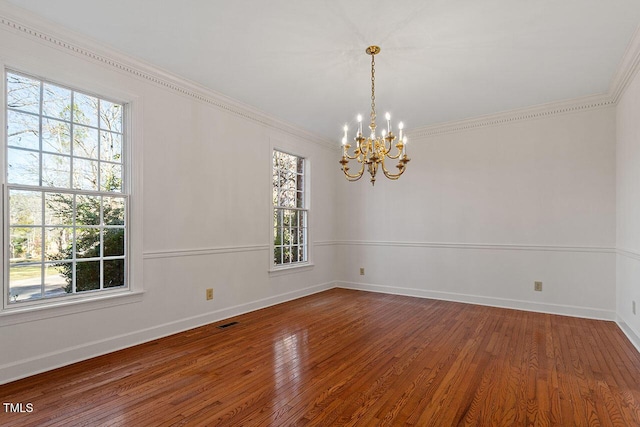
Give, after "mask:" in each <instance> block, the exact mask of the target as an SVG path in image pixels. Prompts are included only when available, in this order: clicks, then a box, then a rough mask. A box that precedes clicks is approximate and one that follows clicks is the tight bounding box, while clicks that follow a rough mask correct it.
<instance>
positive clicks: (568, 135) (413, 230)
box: [338, 107, 615, 319]
mask: <svg viewBox="0 0 640 427" xmlns="http://www.w3.org/2000/svg"><path fill="white" fill-rule="evenodd" d="M408 148H409V150H410V153H409V154H410V157H412V158H413V160H412V161H411V162H410V163H409V165H408V170H407V171H406V172H405V174H404V175H403V176H402V177H401V178H400V181H398V182H388V181H385V180H384V179H380V180H379V181H378V182H376V185H375V188H371V186H370V185H369V184H368V183H364V182H363V183H358V185H353V184H347V183H344V184H342V185H343V188H342V190H343V192H344V193H343V194H344V195H343V198H342V199H341V202H340V203H341V205H340V207H339V209H338V211H339V212H348V215H346V216H347V218H346V219H348V221H345V222H339V224H340V225H341V229H340V234H341V236H344V239H345V242H344V244H343V245H341V246H342V248H341V250H342V253H343V254H344V256H345V257H346V259H347V263H346V264H345V267H344V271H343V275H342V276H341V277H342V278H343V280H344V282H345V283H344V284H345V285H346V286H350V287H354V288H360V289H372V290H380V291H386V292H393V293H405V294H410V295H419V296H427V297H435V298H444V299H452V300H459V301H468V302H476V303H482V304H490V305H499V306H507V307H514V308H523V309H529V310H540V311H547V312H555V313H564V314H575V315H581V316H588V317H597V318H607V319H614V318H615V109H614V108H613V107H604V108H599V109H591V110H587V111H578V112H573V113H569V114H560V115H551V116H548V117H542V118H536V119H532V120H521V121H516V122H512V123H507V124H502V125H499V126H491V127H484V128H479V129H473V130H467V131H462V132H455V133H450V134H443V135H438V136H432V137H425V138H421V139H414V140H411V141H410V145H409V147H408ZM356 219H357V220H358V221H356ZM359 266H362V267H365V272H366V274H365V276H360V275H359V272H358V269H357V267H359ZM534 281H542V282H543V291H542V292H534V290H533V282H534Z"/></svg>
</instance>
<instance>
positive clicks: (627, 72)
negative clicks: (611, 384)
mask: <svg viewBox="0 0 640 427" xmlns="http://www.w3.org/2000/svg"><path fill="white" fill-rule="evenodd" d="M639 68H640V26H638V28H636V31H635V33H634V34H633V37H632V38H631V41H630V42H629V44H628V45H627V50H626V51H625V53H624V55H623V56H622V60H620V63H619V64H618V68H617V70H616V73H615V74H614V76H613V78H612V79H611V83H610V85H609V96H610V97H611V99H613V101H614V103H616V104H617V103H618V101H619V100H620V98H621V97H622V95H623V94H624V91H625V90H626V89H627V86H629V83H631V80H633V78H634V77H635V75H636V74H637V73H638V69H639Z"/></svg>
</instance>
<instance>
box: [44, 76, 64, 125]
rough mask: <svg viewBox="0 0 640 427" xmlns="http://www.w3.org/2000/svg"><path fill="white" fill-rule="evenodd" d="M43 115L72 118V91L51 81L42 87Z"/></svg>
mask: <svg viewBox="0 0 640 427" xmlns="http://www.w3.org/2000/svg"><path fill="white" fill-rule="evenodd" d="M42 115H44V116H49V117H55V118H56V119H62V120H67V121H68V120H71V91H70V90H69V89H65V88H62V87H59V86H55V85H52V84H50V83H44V84H43V88H42Z"/></svg>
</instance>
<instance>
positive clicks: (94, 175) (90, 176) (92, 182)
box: [73, 157, 98, 191]
mask: <svg viewBox="0 0 640 427" xmlns="http://www.w3.org/2000/svg"><path fill="white" fill-rule="evenodd" d="M73 188H77V189H80V190H93V191H97V190H98V162H97V161H93V160H83V159H76V158H75V157H74V159H73Z"/></svg>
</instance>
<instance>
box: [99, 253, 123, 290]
mask: <svg viewBox="0 0 640 427" xmlns="http://www.w3.org/2000/svg"><path fill="white" fill-rule="evenodd" d="M103 270H104V287H105V288H113V287H116V286H124V284H125V276H124V259H111V260H105V261H104V263H103Z"/></svg>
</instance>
